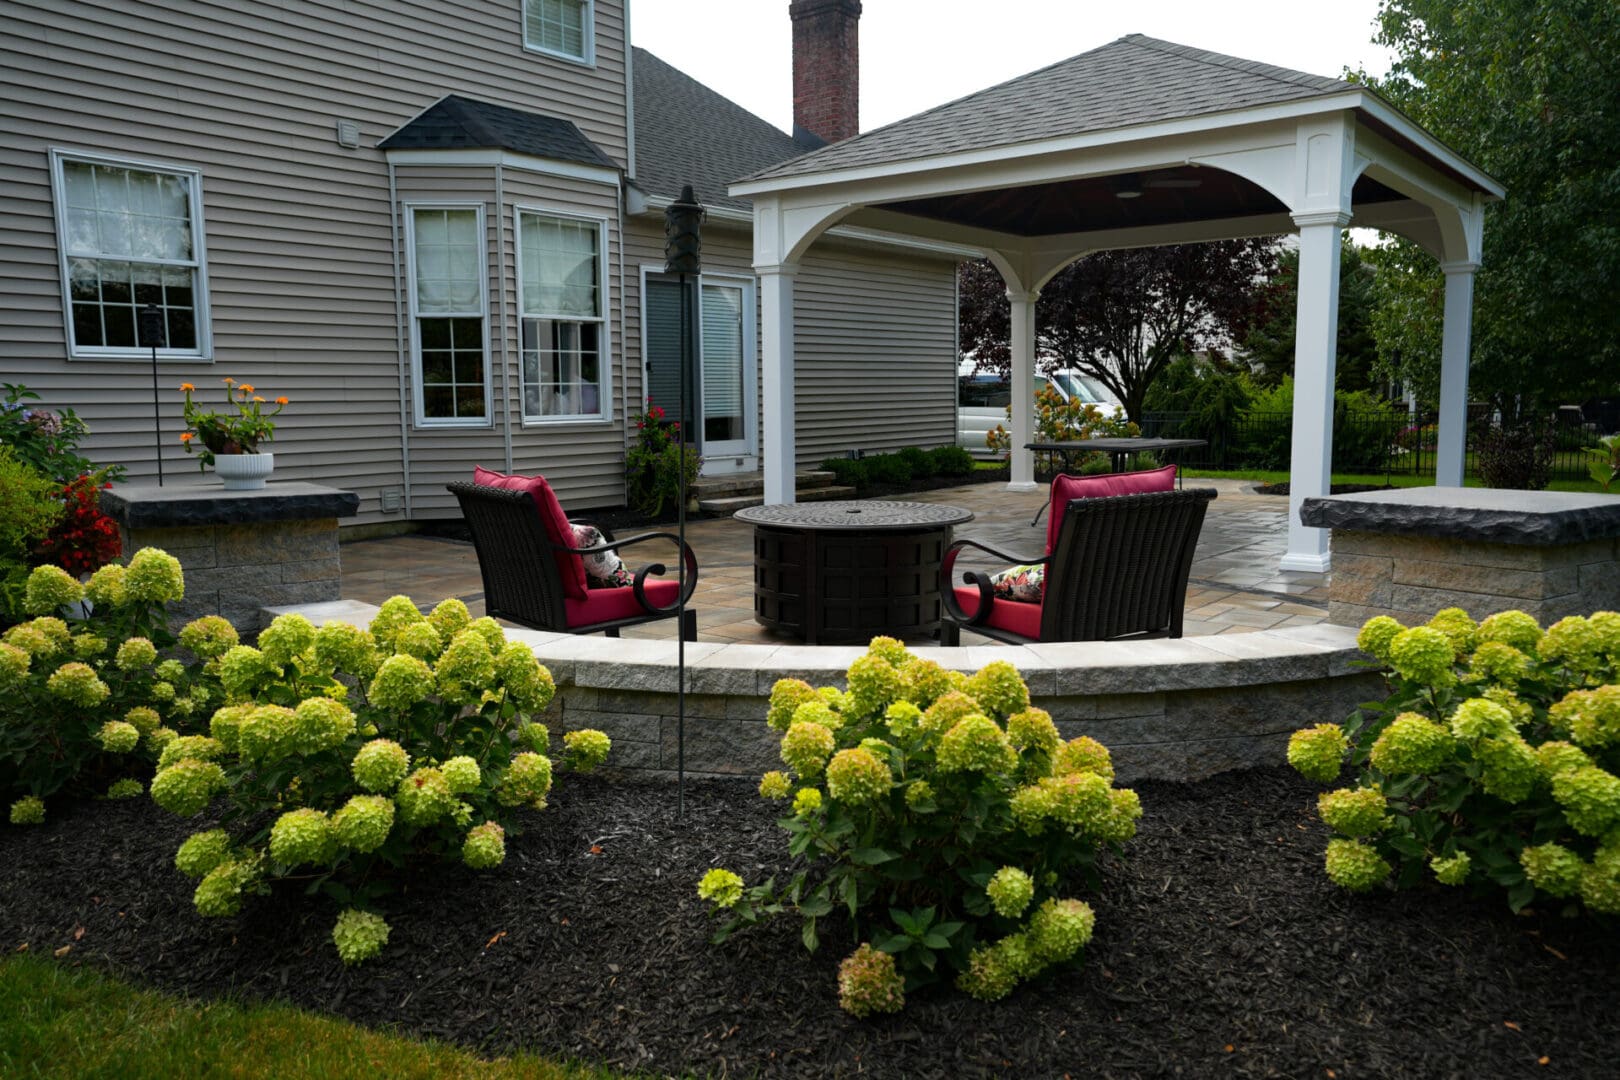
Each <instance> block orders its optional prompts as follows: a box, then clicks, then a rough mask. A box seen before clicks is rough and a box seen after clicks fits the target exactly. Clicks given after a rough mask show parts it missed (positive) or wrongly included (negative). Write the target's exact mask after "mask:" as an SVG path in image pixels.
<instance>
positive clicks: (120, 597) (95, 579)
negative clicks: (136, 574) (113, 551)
mask: <svg viewBox="0 0 1620 1080" xmlns="http://www.w3.org/2000/svg"><path fill="white" fill-rule="evenodd" d="M128 573H129V571H127V570H125V569H124V567H123V566H122V564H120V563H108V564H107V565H106V566H103V567H102V568H101V569H99V570H97V571H96V572H95V573H93V574H91V575H90V580H89V581H88V582H86V583H85V586H84V596H85V599H87V600H89V601H90V602H91V603H92V604H94V605H95V606H96V607H98V608H102V609H104V610H111V609H113V608H121V607H123V606H124V602H125V600H126V599H127V598H126V597H125V596H124V578H125V577H126V576H127V575H128Z"/></svg>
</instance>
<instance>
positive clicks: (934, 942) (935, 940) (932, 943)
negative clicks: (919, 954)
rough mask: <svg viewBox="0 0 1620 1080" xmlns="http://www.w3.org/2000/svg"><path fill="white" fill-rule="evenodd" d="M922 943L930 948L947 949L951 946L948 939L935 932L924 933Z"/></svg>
mask: <svg viewBox="0 0 1620 1080" xmlns="http://www.w3.org/2000/svg"><path fill="white" fill-rule="evenodd" d="M922 943H923V944H924V945H926V946H928V948H930V949H948V948H950V947H951V942H950V939H949V938H947V937H945V935H943V934H940V933H937V932H936V933H930V934H926V935H924V936H923V939H922Z"/></svg>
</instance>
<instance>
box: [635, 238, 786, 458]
mask: <svg viewBox="0 0 1620 1080" xmlns="http://www.w3.org/2000/svg"><path fill="white" fill-rule="evenodd" d="M649 280H660V281H674V280H676V276H675V275H673V274H667V273H665V272H664V267H663V266H662V265H661V264H657V263H643V264H642V265H641V314H640V316H639V319H640V322H641V388H642V396H643V397H644V398H645V396H646V390H647V381H648V380H647V356H648V353H649V352H650V349H649V346H648V344H647V331H648V326H647V322H648V320H647V282H648V281H649ZM758 282H759V279H758V278H757V277H755V276H754V275H752V274H748V273H743V272H738V271H725V270H718V271H713V272H710V271H707V270H705V271H703V272H702V273H700V274H698V275H697V285H698V290H699V295H700V297H701V292H702V289H703V286H704V285H705V284H708V285H727V286H730V287H732V288H741V289H742V296H743V310H742V346H743V357H742V361H743V385H742V394H743V442H744V446H745V450H744V453H742V454H740V455H739V454H736V453H726V452H720V453H719V456H720V457H721V458H731V457H739V456H740V457H744V458H758V457H759V315H758V308H757V307H756V306H755V305H756V303H757V301H758V297H757V290H758ZM697 318H698V325H697V327H696V333H697V338H698V343H699V348H701V347H702V341H703V323H702V319H703V303H702V300H701V299H700V300H699V302H698V310H697ZM694 359H695V360H696V361H697V364H698V375H699V387H698V392H699V393H700V394H701V393H702V385H701V381H702V371H703V357H702V356H701V355H699V356H697V357H695V358H694ZM645 406H646V402H645V401H642V402H641V403H640V404H639V405H638V408H644V407H645ZM669 411H670V412H671V413H673V412H674V409H673V407H671V408H670V410H669ZM698 412H699V413H700V414H701V412H702V408H701V405H700V407H699V409H698ZM701 434H702V432H701V428H700V430H699V435H700V436H701ZM698 445H699V446H700V447H701V446H702V445H703V440H702V438H701V437H700V438H699V439H698Z"/></svg>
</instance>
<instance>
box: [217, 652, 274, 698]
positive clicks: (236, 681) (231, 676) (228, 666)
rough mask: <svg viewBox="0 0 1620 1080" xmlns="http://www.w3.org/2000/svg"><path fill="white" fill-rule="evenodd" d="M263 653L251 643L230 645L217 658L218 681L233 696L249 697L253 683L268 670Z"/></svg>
mask: <svg viewBox="0 0 1620 1080" xmlns="http://www.w3.org/2000/svg"><path fill="white" fill-rule="evenodd" d="M269 670H270V668H269V665H267V664H266V663H265V660H264V654H263V653H261V652H260V651H259V650H258V649H255V648H254V647H253V646H251V645H232V646H231V647H230V648H229V649H226V650H225V655H224V656H221V657H220V658H219V681H220V684H221V685H222V686H224V687H225V692H226V693H228V694H230V695H231V696H233V697H249V696H251V691H252V689H253V685H254V684H255V683H256V682H258V681H259V680H260V679H262V678H263V677H264V676H265V675H266V674H267V673H268V672H269Z"/></svg>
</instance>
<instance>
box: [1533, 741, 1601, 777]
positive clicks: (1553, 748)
mask: <svg viewBox="0 0 1620 1080" xmlns="http://www.w3.org/2000/svg"><path fill="white" fill-rule="evenodd" d="M1536 764H1537V765H1538V766H1540V768H1541V776H1542V778H1543V779H1544V780H1546V781H1547V782H1548V783H1549V784H1550V783H1552V781H1553V780H1555V779H1557V778H1558V777H1559V776H1560V775H1562V774H1564V773H1567V772H1574V771H1575V770H1576V769H1584V768H1586V767H1587V766H1589V765H1591V764H1592V759H1591V758H1589V757H1587V756H1586V752H1585V751H1583V750H1581V749H1580V748H1579V747H1576V746H1571V745H1570V744H1569V743H1567V742H1559V741H1557V740H1553V741H1550V742H1544V743H1542V744H1541V745H1540V746H1538V747H1536Z"/></svg>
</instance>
